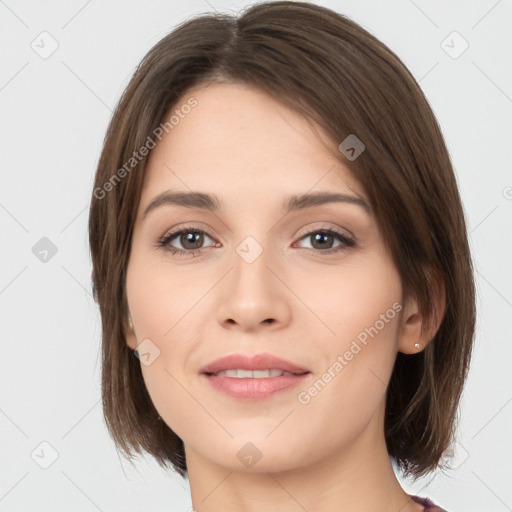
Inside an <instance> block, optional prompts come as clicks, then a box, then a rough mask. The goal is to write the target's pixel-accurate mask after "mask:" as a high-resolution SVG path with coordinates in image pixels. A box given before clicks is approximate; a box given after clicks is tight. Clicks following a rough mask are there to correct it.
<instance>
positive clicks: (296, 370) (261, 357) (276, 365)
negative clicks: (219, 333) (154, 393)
mask: <svg viewBox="0 0 512 512" xmlns="http://www.w3.org/2000/svg"><path fill="white" fill-rule="evenodd" d="M226 370H251V371H259V370H281V371H282V372H287V373H292V374H296V375H298V374H304V373H309V370H307V369H306V368H302V367H300V366H298V365H296V364H294V363H292V362H291V361H287V360H286V359H282V358H280V357H277V356H274V355H272V354H267V353H261V354H255V355H245V354H231V355H228V356H225V357H221V358H220V359H216V360H215V361H212V362H211V363H209V364H207V365H206V366H203V367H202V368H201V369H200V370H199V372H200V373H204V374H207V375H212V374H217V373H219V372H224V371H226Z"/></svg>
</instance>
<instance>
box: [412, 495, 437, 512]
mask: <svg viewBox="0 0 512 512" xmlns="http://www.w3.org/2000/svg"><path fill="white" fill-rule="evenodd" d="M411 499H412V500H413V501H415V502H416V503H419V504H420V505H423V506H424V507H425V510H426V511H428V512H446V510H445V509H444V508H441V507H438V506H437V505H436V504H435V503H434V502H432V501H430V500H429V499H428V498H420V497H419V496H411Z"/></svg>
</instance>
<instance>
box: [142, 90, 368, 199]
mask: <svg viewBox="0 0 512 512" xmlns="http://www.w3.org/2000/svg"><path fill="white" fill-rule="evenodd" d="M187 104H193V105H195V106H194V107H192V108H182V107H183V106H184V105H187ZM185 112H186V113H185ZM173 113H174V118H173V120H174V123H173V125H172V128H171V129H169V130H168V133H164V135H163V138H162V141H161V142H159V143H158V144H157V146H156V147H155V148H154V149H153V150H152V151H151V154H150V158H149V162H148V166H147V169H146V176H145V182H144V190H143V197H146V196H148V195H154V194H156V193H160V192H162V191H163V190H164V189H170V188H172V189H179V190H184V191H185V190H188V189H193V190H207V191H210V192H212V193H215V194H216V195H218V196H221V197H224V196H228V197H229V196H232V197H237V198H239V199H240V200H241V199H242V198H244V197H245V198H247V197H251V198H253V199H255V198H259V200H260V202H261V204H262V203H265V202H266V201H267V200H269V199H270V198H271V197H272V196H274V195H279V196H282V195H289V194H297V193H305V192H307V191H310V190H311V191H314V190H315V188H318V189H322V190H326V189H329V190H333V191H339V192H345V193H347V192H349V191H351V192H353V193H355V194H357V195H360V196H364V194H363V190H362V188H361V186H360V185H359V183H358V182H357V180H356V179H355V177H354V176H353V175H352V173H351V171H350V169H349V168H348V167H347V166H346V165H344V164H343V162H342V159H341V158H340V159H338V160H337V159H335V158H333V156H332V154H329V152H328V151H327V150H326V148H325V146H324V145H323V144H322V143H321V141H320V140H319V136H320V137H322V138H323V140H324V141H327V142H328V143H329V141H328V137H327V135H325V133H324V132H322V130H321V129H320V127H316V130H314V129H313V127H312V125H311V124H310V122H308V121H307V120H306V119H305V118H304V117H302V116H301V115H300V114H298V113H296V112H294V111H292V110H290V109H289V108H287V107H285V106H283V105H282V104H281V103H279V102H276V101H275V100H274V99H273V98H271V97H270V96H268V95H267V94H265V93H264V92H262V91H259V90H258V89H255V88H252V87H249V86H246V85H243V84H237V83H235V84H227V83H220V84H218V83H216V84H211V85H209V86H208V87H197V88H193V89H190V90H188V91H187V92H186V93H184V94H183V95H182V97H181V98H180V99H179V100H178V101H177V102H176V104H175V105H174V106H173V108H172V112H170V113H169V114H168V115H167V118H169V116H170V115H172V114H173ZM331 144H332V145H333V146H334V142H331Z"/></svg>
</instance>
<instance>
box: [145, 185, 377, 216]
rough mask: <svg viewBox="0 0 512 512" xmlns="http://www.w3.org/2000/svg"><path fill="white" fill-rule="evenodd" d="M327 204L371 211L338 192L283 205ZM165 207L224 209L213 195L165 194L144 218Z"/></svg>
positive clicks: (302, 196) (287, 208)
mask: <svg viewBox="0 0 512 512" xmlns="http://www.w3.org/2000/svg"><path fill="white" fill-rule="evenodd" d="M327 203H348V204H353V205H357V206H361V207H362V208H364V209H365V210H366V211H368V212H369V211H370V206H369V204H368V202H367V201H366V200H364V199H363V198H362V197H357V196H352V195H348V194H340V193H337V192H315V193H311V194H298V195H292V196H288V197H286V198H285V200H284V201H283V203H282V210H283V212H292V211H297V210H303V209H306V208H313V207H315V206H321V205H323V204H327ZM164 205H176V206H183V207H185V208H200V209H203V210H208V211H211V212H218V211H220V210H221V209H222V202H221V201H220V199H219V198H218V197H217V196H215V195H212V194H206V193H204V192H171V191H167V192H163V193H162V194H159V195H158V196H156V197H155V198H154V199H153V200H152V201H151V203H149V205H148V207H147V208H146V210H145V211H144V213H143V215H142V218H145V217H146V216H147V215H148V214H149V213H150V212H151V211H152V210H155V209H156V208H158V207H160V206H164Z"/></svg>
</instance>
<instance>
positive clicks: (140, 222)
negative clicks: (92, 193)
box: [126, 83, 433, 512]
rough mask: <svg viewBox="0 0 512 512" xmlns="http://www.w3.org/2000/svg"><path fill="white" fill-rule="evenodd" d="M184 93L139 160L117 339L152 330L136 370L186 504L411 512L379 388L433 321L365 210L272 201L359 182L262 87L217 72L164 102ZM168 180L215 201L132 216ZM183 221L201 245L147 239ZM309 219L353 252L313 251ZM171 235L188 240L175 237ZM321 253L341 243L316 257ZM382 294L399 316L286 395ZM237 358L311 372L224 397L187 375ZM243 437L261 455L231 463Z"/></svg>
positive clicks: (339, 349) (359, 192)
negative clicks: (307, 395)
mask: <svg viewBox="0 0 512 512" xmlns="http://www.w3.org/2000/svg"><path fill="white" fill-rule="evenodd" d="M190 96H194V98H196V100H197V102H198V104H197V106H196V107H195V108H193V109H192V110H191V112H190V113H189V114H188V115H187V116H185V117H184V118H183V119H181V120H180V122H179V124H177V125H176V126H175V127H174V128H173V129H172V130H171V131H170V132H169V133H168V134H167V135H165V136H164V138H163V140H162V141H161V142H159V143H158V144H157V146H156V148H155V149H153V150H152V151H151V154H150V159H149V165H148V168H147V174H146V177H145V183H144V188H143V191H142V197H141V201H140V205H139V208H138V214H137V220H136V224H135V229H134V233H133V244H132V251H131V254H130V260H129V266H128V271H127V283H126V286H127V298H128V305H129V311H130V316H131V320H132V322H133V329H130V328H128V327H127V331H126V342H127V344H128V345H129V347H130V348H132V349H135V348H136V347H137V345H138V344H139V343H141V342H142V341H143V340H145V339H148V338H149V339H150V340H151V343H153V344H154V346H156V347H158V350H160V355H159V356H158V357H157V358H156V359H155V360H154V361H153V362H152V363H151V364H150V365H148V366H146V365H143V364H142V363H141V369H142V373H143V377H144V380H145V383H146V386H147V389H148V391H149V394H150V396H151V399H152V401H153V403H154V405H155V407H156V409H157V410H158V413H159V414H160V416H161V417H162V419H163V421H165V422H166V424H167V425H168V426H169V427H170V428H171V429H172V430H173V431H174V432H176V434H177V435H179V437H180V438H181V439H182V440H183V441H184V445H185V451H186V458H187V464H188V469H189V483H190V488H191V496H192V504H193V507H194V508H195V509H196V510H199V511H201V512H220V511H225V510H234V509H236V510H237V511H246V512H256V511H258V512H259V511H261V510H279V511H280V512H299V511H304V510H309V511H315V510H350V511H351V512H357V511H367V510H379V511H381V512H386V511H393V512H398V511H401V512H406V511H414V510H422V507H421V506H420V505H419V504H416V503H414V502H412V500H411V499H410V498H409V496H408V495H407V494H406V493H405V492H404V491H403V490H402V488H401V487H400V484H399V482H398V481H397V479H396V477H395V475H394V472H393V470H392V466H391V464H390V460H389V456H388V454H387V451H386V445H385V440H384V430H383V425H384V410H385V392H386V385H387V383H388V381H389V379H390V376H391V372H392V368H393V363H394V361H395V358H396V355H397V351H402V352H405V353H412V352H416V351H417V350H416V349H415V347H414V344H415V343H418V342H419V343H420V344H421V349H423V348H424V347H425V345H426V343H427V342H428V340H429V339H431V337H432V334H433V332H432V331H428V330H427V331H426V332H423V333H422V330H421V323H422V322H421V318H420V316H419V314H418V308H417V304H416V302H415V301H414V299H413V298H410V297H404V296H403V292H402V284H401V280H400V276H399V274H398V272H397V269H396V267H395V266H394V264H393V261H392V258H391V256H390V254H389V251H388V249H387V248H386V245H385V241H384V240H383V239H382V237H381V234H380V232H379V229H378V227H377V223H376V220H375V218H374V216H373V214H372V211H371V209H370V210H366V209H365V208H363V207H361V206H359V205H356V204H350V203H329V204H324V205H321V206H316V207H313V208H308V209H305V210H300V211H292V212H289V213H287V214H286V215H284V214H283V213H282V211H281V202H282V200H283V198H284V197H285V196H287V195H289V194H302V193H307V192H319V191H330V192H333V191H336V192H340V193H343V194H347V195H350V196H352V197H359V198H363V199H364V198H365V193H364V190H363V189H362V188H361V186H360V184H359V183H358V182H357V180H356V179H355V177H354V176H353V175H352V173H351V171H350V170H349V168H348V167H347V166H346V165H345V164H344V163H343V157H341V158H340V159H339V160H334V159H333V157H332V156H330V155H329V154H328V153H327V151H326V150H325V147H324V146H323V145H322V144H321V142H320V140H319V138H318V137H317V136H315V135H314V132H313V130H312V127H311V125H310V124H309V123H308V122H307V121H306V120H305V119H304V118H302V117H301V116H299V115H298V114H296V113H295V112H293V111H291V110H289V109H287V108H286V107H284V106H282V105H281V104H279V103H277V102H275V101H274V100H273V99H272V98H270V97H269V96H267V95H265V94H264V93H262V92H260V91H258V90H256V89H253V88H250V87H247V86H245V85H240V84H226V83H223V84H218V83H217V84H213V85H210V86H209V87H207V88H195V89H192V90H190V91H187V93H186V94H185V95H184V96H183V97H182V98H181V99H180V101H179V102H178V103H177V105H178V106H179V105H181V104H185V102H186V100H187V99H188V98H189V97H190ZM317 128H318V127H317ZM318 130H319V128H318ZM318 133H320V134H321V133H322V132H321V131H319V132H318ZM325 140H327V139H325ZM339 142H341V141H338V143H339ZM332 144H335V142H334V141H332ZM336 145H337V143H336ZM340 156H341V155H340ZM168 190H172V191H182V192H190V191H200V192H205V193H210V194H215V195H217V196H218V197H219V198H220V199H221V200H222V202H223V208H222V209H221V210H220V211H219V212H216V213H213V212H211V211H206V210H202V209H199V208H187V207H183V206H178V205H164V206H160V207H157V208H155V209H153V210H152V211H151V212H150V213H149V214H148V215H147V216H146V217H143V213H144V211H145V209H146V208H147V206H148V205H149V204H150V203H151V201H152V200H153V199H154V198H155V197H156V196H157V195H159V194H161V193H162V192H165V191H168ZM189 225H192V226H193V228H195V229H198V230H203V231H205V232H206V233H207V235H205V237H204V239H203V242H202V245H201V243H199V247H202V250H201V252H200V253H199V254H195V255H194V256H190V255H185V256H178V255H173V254H172V253H171V252H170V251H169V250H166V249H164V248H162V247H158V246H157V242H158V240H159V239H161V238H162V237H163V236H164V235H166V234H167V233H169V231H171V230H172V229H173V228H180V227H183V228H186V227H188V226H189ZM321 228H322V229H325V228H330V229H335V230H338V231H339V232H341V233H342V234H344V235H345V236H348V237H351V238H352V239H354V240H355V245H354V246H347V245H345V244H344V243H343V242H341V241H340V240H339V239H337V238H336V237H335V236H333V237H329V236H328V237H327V239H325V241H324V242H323V245H321V244H320V245H319V244H318V243H315V239H314V237H313V236H312V234H315V233H318V231H321ZM190 231H194V230H193V229H192V230H190V229H189V232H190ZM307 233H309V235H307ZM247 236H251V237H253V238H254V239H255V240H256V242H257V244H259V246H260V247H261V248H262V250H263V252H262V253H261V254H260V255H259V257H257V258H256V259H255V260H254V261H253V262H252V263H248V262H247V261H245V260H244V258H242V257H241V256H240V255H239V253H238V252H237V250H236V249H237V247H238V246H239V244H240V243H241V242H242V241H243V240H244V239H245V238H246V237H247ZM168 245H169V246H173V247H174V248H179V249H182V250H187V249H188V250H189V251H190V249H192V248H194V243H193V242H188V245H187V239H186V238H185V237H181V238H180V236H179V235H178V236H177V237H175V238H174V239H173V240H172V241H171V242H169V244H168ZM329 248H330V249H336V248H338V249H340V248H342V250H338V252H333V253H331V254H327V255H326V254H322V251H324V252H325V251H326V250H329ZM250 250H254V248H252V249H250ZM396 303H398V304H399V305H400V306H401V311H400V312H398V313H396V315H394V317H393V318H392V319H388V322H386V323H385V325H384V327H383V328H382V329H380V330H379V332H378V334H377V335H375V336H374V337H373V338H369V340H368V343H367V345H366V346H362V349H361V350H360V351H359V352H358V353H357V354H356V355H354V357H353V358H352V359H351V360H350V361H348V363H347V364H346V366H344V368H343V370H342V371H340V372H339V373H337V374H336V376H335V377H334V378H332V379H331V380H330V382H328V384H327V385H326V386H325V387H324V388H323V390H322V391H321V392H320V393H318V394H317V395H316V396H314V397H312V398H311V400H310V401H309V403H307V404H303V403H300V402H299V400H298V393H299V392H300V391H303V390H307V389H308V388H309V387H310V386H312V385H313V383H314V382H316V381H318V379H320V378H321V377H322V375H323V374H324V373H325V372H326V371H327V370H328V368H329V367H332V365H333V363H334V362H335V361H336V360H337V358H338V356H339V355H343V354H344V353H345V352H346V351H347V350H349V349H350V346H351V343H352V341H353V340H355V339H356V337H357V335H358V334H359V333H361V332H362V331H364V329H365V328H369V327H370V326H374V325H375V324H376V321H377V320H379V318H381V315H382V314H385V313H386V311H388V310H389V309H390V308H392V305H393V304H396ZM269 318H270V319H273V321H272V322H269V321H265V320H267V319H269ZM360 345H361V344H360ZM239 352H240V353H245V354H255V353H259V352H269V353H272V354H275V355H277V356H280V357H283V358H285V359H288V360H290V361H292V362H294V363H296V364H298V365H299V366H302V367H304V368H306V369H308V370H309V371H310V372H311V374H310V375H308V377H307V380H306V382H305V384H304V385H301V386H300V387H299V388H292V389H289V390H286V391H283V392H280V393H277V394H274V395H273V396H271V397H269V398H266V399H264V400H260V401H252V402H243V401H240V400H236V399H233V398H230V397H227V396H225V395H221V394H220V393H219V392H217V391H215V390H214V389H213V388H211V386H210V385H209V383H208V382H205V381H204V379H203V378H200V375H199V369H200V368H201V367H202V366H204V365H206V364H207V363H209V362H211V361H213V360H214V359H217V358H218V357H221V356H224V355H227V354H232V353H239ZM248 442H251V443H253V444H254V445H255V446H256V447H257V450H258V451H259V453H260V454H261V458H260V460H259V461H257V462H256V464H254V465H253V466H252V467H246V466H245V465H244V464H242V463H241V461H240V459H239V458H238V456H237V453H238V452H239V450H240V449H241V448H242V447H244V446H245V445H246V443H248Z"/></svg>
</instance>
